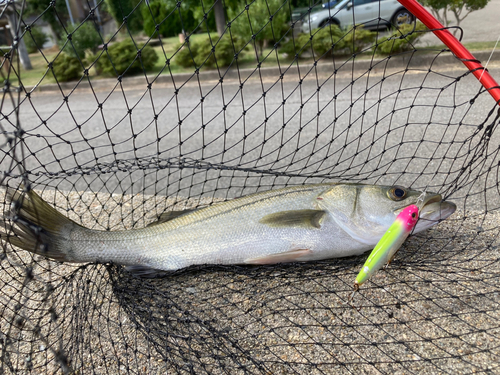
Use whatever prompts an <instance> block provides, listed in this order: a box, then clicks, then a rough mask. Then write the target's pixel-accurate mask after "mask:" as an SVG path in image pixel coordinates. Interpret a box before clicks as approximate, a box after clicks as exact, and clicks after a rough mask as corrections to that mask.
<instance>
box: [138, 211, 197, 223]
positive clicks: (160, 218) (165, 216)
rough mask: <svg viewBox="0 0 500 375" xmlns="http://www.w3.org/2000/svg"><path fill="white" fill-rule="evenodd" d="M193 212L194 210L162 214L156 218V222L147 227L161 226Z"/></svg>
mask: <svg viewBox="0 0 500 375" xmlns="http://www.w3.org/2000/svg"><path fill="white" fill-rule="evenodd" d="M193 211H194V209H193V210H183V211H168V212H164V213H162V214H161V215H160V216H158V220H156V221H153V222H152V223H149V224H148V225H147V226H148V227H149V226H151V225H158V224H161V223H165V222H167V221H170V220H173V219H175V218H177V217H179V216H182V215H185V214H188V213H190V212H193Z"/></svg>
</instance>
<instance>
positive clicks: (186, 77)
mask: <svg viewBox="0 0 500 375" xmlns="http://www.w3.org/2000/svg"><path fill="white" fill-rule="evenodd" d="M433 52H434V53H432V54H430V53H428V51H427V50H422V51H411V52H407V53H402V54H399V55H393V56H388V57H386V58H381V59H366V60H355V61H347V62H344V63H343V64H342V65H338V64H337V65H335V62H334V61H333V59H332V60H331V61H328V62H327V61H325V62H320V63H317V64H316V63H312V62H311V63H307V62H305V63H304V64H303V65H302V66H300V62H299V66H297V65H291V66H288V67H286V68H284V69H283V68H281V69H280V68H279V67H270V68H258V67H256V68H247V69H239V70H238V69H235V68H228V69H226V70H224V69H220V70H211V71H206V72H198V73H196V72H193V73H177V74H172V75H167V74H163V75H148V76H141V77H130V78H124V79H123V80H121V84H122V85H123V86H126V87H127V88H133V87H135V88H136V87H138V86H147V85H148V84H153V83H154V84H155V85H159V84H172V83H173V82H174V81H175V83H176V84H177V85H182V84H184V83H187V82H189V81H196V82H198V81H200V82H210V81H220V82H222V81H225V80H238V81H241V82H245V81H247V80H248V79H252V78H254V79H255V78H269V77H274V78H276V79H279V78H280V77H283V78H284V79H286V78H293V79H300V78H304V77H305V76H306V75H308V74H310V73H311V72H312V71H314V74H316V73H319V74H330V75H331V74H335V73H352V72H353V71H360V70H361V71H368V70H369V71H371V72H380V71H385V70H387V69H394V68H408V69H418V68H421V69H428V68H429V67H432V66H436V65H438V66H442V65H451V64H457V63H458V64H460V61H459V59H458V58H457V57H455V55H453V54H452V53H451V52H449V51H447V50H444V52H442V53H441V52H439V51H436V50H433ZM490 56H491V60H493V61H495V60H496V61H499V60H500V50H496V51H494V52H493V53H492V52H491V51H478V52H476V53H475V54H474V57H475V58H476V59H477V60H479V61H480V62H481V63H482V64H483V65H484V64H485V63H486V61H488V59H490ZM460 66H462V64H460ZM119 84H120V80H118V79H116V78H104V79H98V80H94V81H91V83H89V81H84V80H82V81H81V82H76V81H72V82H63V83H60V84H56V83H49V84H46V85H41V86H32V87H25V89H26V91H27V92H33V91H40V92H53V91H61V90H62V91H73V90H76V89H77V88H78V89H79V90H85V89H88V90H91V89H92V90H102V89H106V88H109V87H113V86H116V85H119Z"/></svg>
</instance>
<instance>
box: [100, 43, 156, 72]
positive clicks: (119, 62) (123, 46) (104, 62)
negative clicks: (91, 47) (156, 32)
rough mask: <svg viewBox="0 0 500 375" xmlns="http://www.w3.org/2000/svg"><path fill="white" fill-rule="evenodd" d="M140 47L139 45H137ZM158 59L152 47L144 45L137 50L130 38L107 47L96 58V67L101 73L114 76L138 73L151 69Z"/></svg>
mask: <svg viewBox="0 0 500 375" xmlns="http://www.w3.org/2000/svg"><path fill="white" fill-rule="evenodd" d="M139 48H140V47H139ZM157 61H158V55H157V54H156V52H155V50H154V49H153V47H151V46H150V45H146V46H144V47H142V49H141V50H140V54H139V51H138V50H137V47H136V46H135V44H134V43H133V42H132V40H130V39H126V40H124V41H123V42H119V43H115V44H112V45H110V46H109V47H108V48H107V53H103V54H102V56H101V57H100V59H99V60H98V62H97V64H98V68H99V69H100V70H101V71H102V73H103V74H107V75H111V76H115V75H122V74H124V73H125V72H126V73H130V74H132V73H139V72H143V71H145V70H146V71H147V70H150V69H152V68H153V67H154V66H155V64H156V62H157Z"/></svg>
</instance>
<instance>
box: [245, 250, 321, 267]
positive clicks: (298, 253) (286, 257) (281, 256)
mask: <svg viewBox="0 0 500 375" xmlns="http://www.w3.org/2000/svg"><path fill="white" fill-rule="evenodd" d="M311 253H312V251H311V250H309V249H295V250H290V251H285V252H283V253H278V254H271V255H265V256H262V257H258V258H251V259H246V260H245V264H254V265H258V264H261V265H262V264H276V263H287V262H293V261H296V260H298V259H299V258H302V257H304V256H306V255H310V254H311Z"/></svg>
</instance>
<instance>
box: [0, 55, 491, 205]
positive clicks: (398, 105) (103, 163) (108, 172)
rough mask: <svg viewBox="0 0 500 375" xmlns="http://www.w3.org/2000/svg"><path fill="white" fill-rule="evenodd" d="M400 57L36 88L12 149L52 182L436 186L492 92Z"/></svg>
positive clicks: (454, 72)
mask: <svg viewBox="0 0 500 375" xmlns="http://www.w3.org/2000/svg"><path fill="white" fill-rule="evenodd" d="M431 64H432V62H431ZM401 66H402V65H401V64H394V66H392V67H391V66H388V65H387V64H386V65H383V66H378V67H377V68H376V69H373V70H372V71H364V72H356V73H353V71H352V69H348V68H345V69H344V70H342V69H340V70H339V71H338V72H337V74H332V73H331V70H330V71H329V70H328V69H326V70H325V71H316V70H314V69H312V70H310V71H309V72H308V71H307V69H304V68H303V69H302V70H301V76H300V77H299V75H298V74H297V73H296V72H295V73H292V72H290V73H289V74H287V75H285V77H284V79H283V80H282V79H280V78H279V77H276V76H274V77H258V76H257V75H255V76H254V77H253V78H249V79H248V80H246V81H244V82H242V81H240V80H237V79H228V80H225V81H223V82H219V81H210V80H206V81H198V80H197V79H196V77H192V78H191V79H190V80H189V81H182V80H177V81H176V82H175V85H174V84H173V83H172V82H170V83H168V82H167V83H164V84H156V85H153V87H152V88H151V89H148V88H147V87H145V85H139V86H138V85H135V84H133V83H128V82H127V81H124V82H123V83H122V85H118V84H115V86H111V87H109V86H108V87H107V88H101V89H99V90H97V89H96V90H95V91H93V90H89V89H85V88H79V87H77V88H76V89H75V90H74V91H73V92H64V94H63V93H61V92H56V91H49V92H44V91H35V92H33V93H32V94H31V95H30V97H29V98H27V97H26V98H23V101H22V103H21V105H20V108H21V110H20V122H21V124H22V126H23V129H24V130H25V132H26V133H25V134H24V142H25V146H26V149H25V155H27V156H21V155H20V149H19V148H17V151H16V152H17V154H18V158H24V161H25V163H24V164H25V166H26V167H27V169H28V172H29V175H30V178H31V179H32V180H34V181H35V182H38V183H41V184H45V183H48V182H50V185H52V186H54V185H56V184H59V185H58V188H59V189H64V188H68V189H69V188H71V189H78V190H86V189H91V190H94V191H98V190H102V189H103V187H106V190H108V191H111V192H115V191H116V192H121V191H124V190H125V191H127V192H132V193H134V192H135V193H137V192H140V191H142V190H143V189H144V188H145V191H146V192H149V193H154V194H158V192H159V191H162V192H163V193H164V194H167V195H170V194H174V192H176V193H179V194H181V195H182V194H185V195H189V196H192V195H197V194H205V193H207V192H209V193H213V192H214V191H219V192H220V193H221V195H222V196H223V197H225V196H236V195H239V194H246V193H249V192H252V189H254V190H255V189H257V188H268V187H269V186H279V184H282V183H301V182H304V181H308V182H314V181H319V180H321V179H324V178H327V179H328V178H331V179H335V180H362V181H364V182H370V183H387V184H392V183H398V184H402V185H411V186H413V187H422V188H427V189H430V190H439V189H440V188H442V186H445V185H447V184H448V186H449V184H450V182H451V181H452V180H453V179H455V178H459V177H460V168H462V166H463V165H464V163H465V164H467V162H468V159H467V155H466V153H465V151H464V150H466V149H470V148H471V147H473V146H474V145H475V144H476V142H477V141H478V140H479V139H480V137H481V134H476V133H475V131H476V130H477V127H478V125H480V124H481V123H483V122H484V121H485V119H486V117H487V114H488V112H489V111H490V110H491V109H492V108H493V107H494V102H493V99H491V97H489V95H488V94H486V93H483V94H481V95H479V97H478V98H475V97H476V96H477V94H478V92H479V90H480V86H479V84H478V82H477V80H476V79H475V78H474V77H472V76H471V75H466V76H464V77H463V78H461V79H460V80H459V81H457V80H456V77H460V76H462V75H464V74H465V73H466V71H465V69H464V68H463V66H462V65H461V63H459V62H455V64H452V65H439V64H434V65H430V66H425V65H421V64H419V65H418V66H414V67H412V68H411V69H410V70H408V71H407V70H406V69H404V68H402V67H401ZM429 68H431V69H430V70H431V72H429ZM489 70H490V73H491V74H492V75H493V76H494V77H500V69H499V66H498V64H496V62H492V63H491V65H490V68H489ZM257 73H258V72H257ZM472 99H474V104H473V105H471V104H470V101H471V100H472ZM8 109H9V103H8V102H5V103H4V105H3V112H4V113H8V112H9V110H8ZM10 116H13V113H11V114H10ZM5 126H6V127H7V128H8V130H14V128H13V127H12V126H10V128H9V125H5ZM474 134H475V135H474ZM473 135H474V137H473ZM8 162H9V160H8V158H4V159H3V160H2V164H3V166H4V167H3V168H2V169H4V170H5V165H6V163H8ZM169 166H171V167H173V168H168V167H169ZM178 167H180V169H177V168H178ZM130 170H133V171H135V172H134V173H129V172H130ZM261 171H266V173H265V174H264V175H263V174H262V173H261ZM471 173H473V174H474V173H476V174H481V172H480V169H474V170H473V171H472V172H471ZM307 176H316V177H317V178H309V179H305V177H307ZM69 181H70V182H71V185H68V182H69ZM224 186H232V190H231V191H230V192H228V191H226V190H225V188H224ZM237 186H238V188H237ZM179 189H180V191H179Z"/></svg>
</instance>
